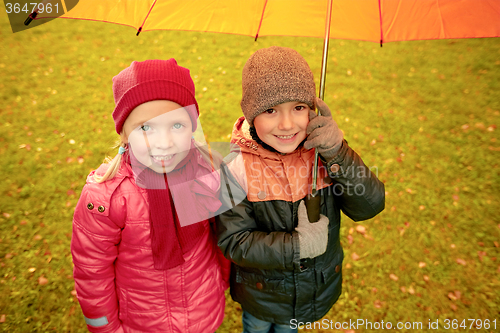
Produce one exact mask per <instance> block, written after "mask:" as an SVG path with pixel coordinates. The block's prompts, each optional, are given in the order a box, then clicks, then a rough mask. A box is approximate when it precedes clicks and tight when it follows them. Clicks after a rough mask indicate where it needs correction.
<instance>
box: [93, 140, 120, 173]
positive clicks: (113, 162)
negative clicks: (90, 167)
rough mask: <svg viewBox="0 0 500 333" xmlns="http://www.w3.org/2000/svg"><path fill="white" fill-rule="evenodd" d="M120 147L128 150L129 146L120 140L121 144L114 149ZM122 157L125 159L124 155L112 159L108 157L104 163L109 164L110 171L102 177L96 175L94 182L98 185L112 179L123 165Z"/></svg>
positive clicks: (117, 155)
mask: <svg viewBox="0 0 500 333" xmlns="http://www.w3.org/2000/svg"><path fill="white" fill-rule="evenodd" d="M118 147H123V148H127V144H126V143H124V142H122V141H121V140H120V142H119V143H117V144H116V146H115V147H114V148H118ZM122 157H123V155H122V154H116V156H115V157H114V158H111V157H109V156H108V157H106V158H105V159H104V163H108V164H109V167H108V169H107V170H106V172H105V173H104V175H102V176H99V175H98V174H97V173H94V180H95V181H96V182H97V183H104V182H105V181H106V180H109V179H112V178H113V177H114V176H115V175H116V173H117V172H118V170H119V169H120V166H121V164H122Z"/></svg>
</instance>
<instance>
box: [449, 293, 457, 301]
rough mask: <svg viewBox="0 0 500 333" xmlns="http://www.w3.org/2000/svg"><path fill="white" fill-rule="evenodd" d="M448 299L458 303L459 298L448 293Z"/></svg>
mask: <svg viewBox="0 0 500 333" xmlns="http://www.w3.org/2000/svg"><path fill="white" fill-rule="evenodd" d="M448 298H449V299H451V300H452V301H456V300H457V297H456V296H455V293H451V292H450V293H448Z"/></svg>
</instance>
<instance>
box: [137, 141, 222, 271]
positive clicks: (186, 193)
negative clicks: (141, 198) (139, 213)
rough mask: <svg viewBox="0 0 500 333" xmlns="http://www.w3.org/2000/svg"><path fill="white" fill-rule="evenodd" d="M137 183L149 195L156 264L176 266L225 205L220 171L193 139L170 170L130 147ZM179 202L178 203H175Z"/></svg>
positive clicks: (168, 266) (156, 267) (159, 265)
mask: <svg viewBox="0 0 500 333" xmlns="http://www.w3.org/2000/svg"><path fill="white" fill-rule="evenodd" d="M129 155H130V161H131V162H132V163H131V164H132V169H133V170H134V174H135V175H136V183H137V185H139V186H140V187H143V188H145V189H146V192H147V194H148V199H149V218H150V224H151V247H152V250H153V261H154V267H155V269H158V270H166V269H170V268H174V267H176V266H179V265H181V264H183V263H184V258H183V256H182V255H183V254H184V253H187V252H188V251H189V250H191V249H192V248H193V247H194V245H196V244H197V243H198V241H199V238H200V237H201V236H202V235H203V233H204V232H205V227H204V224H203V223H198V222H204V221H206V220H208V219H209V218H210V217H212V216H214V215H215V212H216V211H217V210H218V209H219V207H220V206H221V203H220V201H219V191H218V184H219V178H218V174H217V172H214V171H213V169H212V167H211V166H210V164H209V163H207V161H205V160H204V159H203V156H202V155H201V153H200V152H199V151H198V149H197V148H196V147H195V146H194V143H191V149H190V151H189V153H188V155H187V156H186V157H185V158H184V159H183V160H182V161H181V162H180V163H179V164H178V165H177V166H176V167H175V169H174V170H173V171H171V172H170V173H168V174H159V173H156V172H154V171H152V170H151V169H149V168H147V167H145V166H144V165H142V164H140V163H139V162H138V161H137V160H136V159H135V157H134V156H133V154H132V151H131V150H130V149H129ZM174 202H175V205H174Z"/></svg>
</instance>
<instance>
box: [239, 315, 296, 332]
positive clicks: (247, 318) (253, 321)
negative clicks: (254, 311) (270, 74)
mask: <svg viewBox="0 0 500 333" xmlns="http://www.w3.org/2000/svg"><path fill="white" fill-rule="evenodd" d="M241 321H242V322H243V333H297V332H298V330H297V329H292V328H290V324H287V325H278V324H274V323H269V322H267V321H263V320H260V319H257V318H255V317H254V316H252V315H251V314H250V313H248V312H246V311H243V316H242V318H241Z"/></svg>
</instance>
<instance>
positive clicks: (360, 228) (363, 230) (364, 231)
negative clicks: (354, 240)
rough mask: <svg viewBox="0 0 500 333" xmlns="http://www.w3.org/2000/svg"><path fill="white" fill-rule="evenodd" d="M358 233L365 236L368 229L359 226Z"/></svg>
mask: <svg viewBox="0 0 500 333" xmlns="http://www.w3.org/2000/svg"><path fill="white" fill-rule="evenodd" d="M356 231H357V232H359V233H360V234H362V235H364V234H365V233H366V228H365V227H364V226H362V225H357V226H356Z"/></svg>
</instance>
